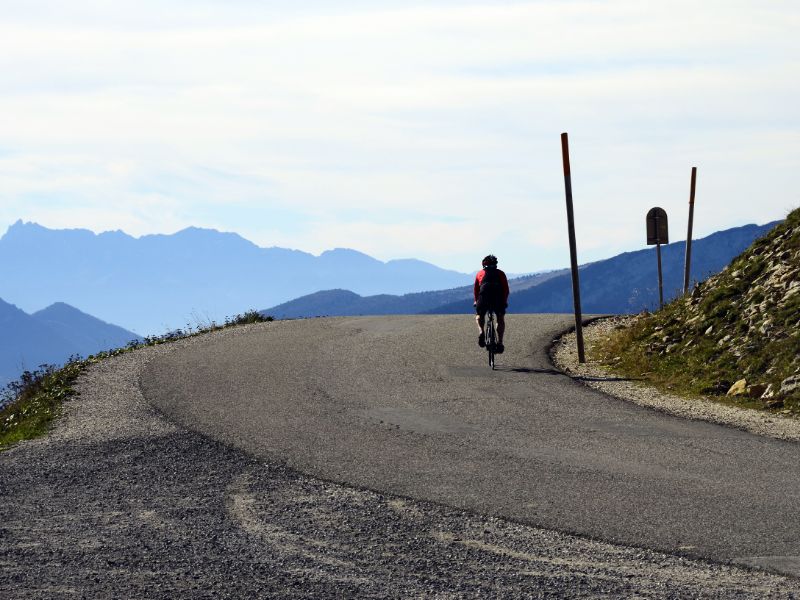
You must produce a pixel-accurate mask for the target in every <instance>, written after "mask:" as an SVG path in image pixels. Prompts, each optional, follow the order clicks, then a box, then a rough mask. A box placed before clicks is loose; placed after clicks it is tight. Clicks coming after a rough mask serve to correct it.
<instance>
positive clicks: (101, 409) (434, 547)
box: [0, 323, 800, 598]
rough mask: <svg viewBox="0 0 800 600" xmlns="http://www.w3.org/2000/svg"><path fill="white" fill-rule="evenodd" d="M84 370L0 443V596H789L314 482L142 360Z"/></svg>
mask: <svg viewBox="0 0 800 600" xmlns="http://www.w3.org/2000/svg"><path fill="white" fill-rule="evenodd" d="M282 326H283V325H282V324H281V323H268V324H259V325H253V326H248V327H240V328H234V329H229V330H224V331H220V332H215V333H212V334H208V335H207V336H202V337H198V338H194V339H189V340H183V341H179V342H176V343H174V344H171V345H168V346H158V347H153V348H145V349H142V350H139V351H136V352H132V353H128V354H125V355H122V356H118V357H115V358H112V359H109V360H107V361H104V362H102V363H99V364H97V365H95V366H93V367H92V368H90V369H89V370H88V371H87V372H86V373H85V374H84V375H82V376H81V378H80V380H79V382H78V390H79V392H80V396H79V397H78V398H76V399H74V400H72V401H70V402H68V403H67V404H66V406H65V411H64V417H63V418H62V419H61V420H60V421H59V422H58V424H57V425H56V427H55V429H54V430H53V431H52V433H51V434H50V435H48V436H46V437H44V438H41V439H38V440H33V441H29V442H25V443H22V444H19V445H18V446H16V447H14V448H12V449H11V450H9V451H7V452H4V453H3V454H0V538H1V539H2V544H1V545H0V597H8V598H75V597H78V598H79V597H89V598H119V597H125V598H206V597H208V598H212V597H213V598H241V597H280V598H311V597H318V598H332V597H370V598H399V597H431V598H461V597H464V598H467V597H475V598H477V597H480V598H484V597H508V598H513V597H520V598H522V597H524V598H531V597H542V598H544V597H552V598H561V597H565V596H571V597H589V598H593V597H621V596H623V597H631V596H636V597H649V598H674V597H708V598H712V597H725V598H751V597H776V598H786V597H795V596H796V595H797V594H798V593H799V592H798V590H800V587H799V586H798V581H797V580H795V579H792V578H786V577H782V576H779V575H774V574H770V573H766V572H763V571H757V570H750V569H747V568H742V567H737V566H730V565H722V564H714V563H709V562H704V561H698V560H691V559H688V558H685V557H681V556H674V555H669V554H664V553H659V552H654V551H651V550H646V549H638V548H630V547H625V546H621V545H612V544H607V543H603V542H599V541H593V540H589V539H585V538H581V537H576V536H571V535H565V534H562V533H558V532H554V531H547V530H544V529H539V528H535V527H530V526H526V525H522V524H518V523H514V522H511V521H508V520H503V519H497V518H491V517H486V516H482V515H480V514H475V513H470V512H466V511H461V510H456V509H453V508H448V507H446V506H442V505H437V504H432V503H427V502H418V501H414V500H412V499H408V498H403V497H399V496H393V495H388V494H379V493H376V492H371V491H365V490H361V489H356V488H353V487H347V486H342V485H337V484H334V483H330V482H326V481H322V480H319V479H314V478H310V477H306V476H304V475H302V474H300V473H298V472H296V471H293V470H291V469H288V468H286V467H284V466H282V465H279V464H273V463H270V462H266V461H264V460H258V459H255V458H253V457H252V456H251V455H249V454H247V453H245V452H242V451H240V450H237V449H235V448H232V447H230V446H229V445H226V444H222V443H219V442H215V441H213V440H211V439H209V438H207V437H204V436H202V435H199V434H197V433H194V432H192V431H189V430H187V429H184V428H182V427H179V426H177V425H175V424H173V423H170V422H169V421H167V420H166V419H164V418H163V417H162V416H161V415H160V414H158V413H157V412H156V411H154V410H153V409H152V408H151V407H150V406H149V405H148V404H147V402H146V401H145V400H144V398H143V397H142V394H141V392H140V390H139V384H138V380H139V376H140V374H141V372H142V370H143V369H144V367H145V366H146V365H147V363H148V362H150V361H151V360H153V359H154V358H156V357H159V356H164V355H166V354H169V353H171V352H174V351H176V350H178V349H186V348H189V347H191V346H193V345H201V344H204V343H207V342H208V341H209V338H212V339H224V338H230V337H235V336H238V335H244V334H245V333H246V332H248V331H252V330H253V329H254V328H267V327H282Z"/></svg>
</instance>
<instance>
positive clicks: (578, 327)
mask: <svg viewBox="0 0 800 600" xmlns="http://www.w3.org/2000/svg"><path fill="white" fill-rule="evenodd" d="M561 158H562V160H563V162H564V189H565V191H566V194H567V229H568V230H569V261H570V267H571V269H572V300H573V305H574V307H575V337H576V341H577V343H578V362H581V363H585V362H586V356H585V354H584V351H583V317H582V315H581V285H580V280H579V277H578V252H577V250H576V244H575V214H574V212H573V210H572V175H571V173H570V168H569V140H568V139H567V134H566V133H562V134H561Z"/></svg>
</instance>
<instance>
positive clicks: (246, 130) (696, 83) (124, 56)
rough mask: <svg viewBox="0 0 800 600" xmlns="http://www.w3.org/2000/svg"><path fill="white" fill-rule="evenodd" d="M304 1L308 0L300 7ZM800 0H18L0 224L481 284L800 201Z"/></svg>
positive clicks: (9, 8) (5, 51) (10, 35)
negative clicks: (570, 199)
mask: <svg viewBox="0 0 800 600" xmlns="http://www.w3.org/2000/svg"><path fill="white" fill-rule="evenodd" d="M294 5H302V8H298V7H296V6H294ZM799 31H800V3H798V2H797V1H796V0H792V1H786V2H780V1H775V2H771V1H752V2H736V1H731V0H727V1H725V2H722V1H716V0H706V1H704V2H688V1H686V2H683V1H668V0H667V1H665V0H662V1H659V2H646V1H642V0H635V1H608V2H603V1H597V2H579V1H575V2H573V1H564V0H559V1H546V0H545V1H538V2H514V1H507V2H502V1H497V2H488V1H487V2H455V1H443V0H442V1H438V2H437V1H427V2H424V3H422V2H420V3H415V2H413V1H408V0H405V1H403V2H387V1H382V0H372V1H370V2H366V1H363V2H356V1H353V2H348V1H341V2H323V1H311V2H309V1H308V0H304V1H303V2H297V3H290V2H285V1H282V2H268V1H267V2H264V1H256V0H228V1H225V2H209V1H205V2H204V1H202V0H201V1H197V0H192V1H188V0H187V1H178V0H173V1H169V0H159V1H158V2H155V1H149V0H137V1H136V2H128V1H126V0H117V1H115V2H107V1H100V0H95V1H86V0H73V1H72V2H55V1H53V2H50V1H39V0H26V1H24V2H23V1H19V2H8V1H3V0H0V235H1V234H2V233H3V232H4V231H5V229H6V227H7V226H8V225H10V224H11V223H13V222H14V221H16V220H17V219H19V218H22V219H24V220H31V221H36V222H39V223H41V224H43V225H46V226H48V227H53V228H63V227H84V228H89V229H92V230H95V231H103V230H108V229H122V230H124V231H126V232H128V233H131V234H134V235H141V234H145V233H156V232H159V233H169V232H174V231H176V230H178V229H182V228H184V227H187V226H189V225H196V226H203V227H212V228H216V229H221V230H228V231H236V232H238V233H240V234H241V235H243V236H244V237H246V238H248V239H250V240H252V241H254V242H256V243H257V244H259V245H262V246H271V245H278V246H286V247H291V248H299V249H302V250H306V251H311V252H314V253H318V252H320V251H322V250H325V249H328V248H333V247H350V248H355V249H358V250H361V251H364V252H367V253H368V254H371V255H373V256H375V257H377V258H380V259H383V260H387V259H390V258H403V257H416V258H421V259H425V260H429V261H432V262H434V263H436V264H439V265H441V266H444V267H448V268H454V269H458V270H462V271H471V270H474V268H475V267H476V266H477V265H478V264H479V260H480V258H481V257H482V256H483V255H484V254H486V253H487V252H490V251H491V252H494V253H496V254H498V255H499V256H500V265H501V267H505V268H506V269H507V270H509V271H513V272H522V271H534V270H539V269H545V268H551V267H559V266H565V265H566V264H567V262H568V249H567V241H566V240H567V238H566V217H565V209H564V187H563V174H562V171H561V155H560V140H559V136H560V133H561V132H562V131H568V132H569V134H570V145H571V150H572V167H573V188H574V194H575V210H576V220H577V226H578V251H579V259H580V260H581V261H582V262H585V261H589V260H595V259H598V258H604V257H608V256H611V255H613V254H616V253H618V252H620V251H623V250H630V249H636V248H639V247H642V246H643V245H644V241H645V231H644V216H645V213H646V212H647V210H648V209H649V208H650V207H652V206H655V205H660V206H662V207H663V208H665V209H666V210H667V212H668V213H669V216H670V224H671V237H672V239H673V240H679V239H684V238H685V232H686V225H685V220H686V215H687V200H688V190H689V175H690V170H691V167H692V166H693V165H696V166H697V167H698V169H699V175H698V191H697V208H696V229H695V231H696V233H697V235H698V236H701V235H704V234H707V233H710V232H712V231H715V230H717V229H721V228H726V227H730V226H735V225H740V224H744V223H749V222H758V223H764V222H766V221H769V220H772V219H777V218H781V217H782V216H784V215H785V214H786V212H788V210H790V209H791V208H793V207H796V206H798V205H800V192H799V191H798V190H800V115H799V113H798V109H797V107H798V106H800V35H798V32H799Z"/></svg>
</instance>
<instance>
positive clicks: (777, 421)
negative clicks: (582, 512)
mask: <svg viewBox="0 0 800 600" xmlns="http://www.w3.org/2000/svg"><path fill="white" fill-rule="evenodd" d="M629 319H630V317H609V318H602V319H598V320H595V321H592V322H591V323H589V324H588V325H586V326H584V329H583V334H584V342H585V344H586V345H587V346H588V345H589V344H591V343H592V342H594V341H595V340H599V339H601V338H602V337H604V336H606V335H607V334H608V333H609V332H610V331H612V330H613V329H614V328H615V327H617V326H620V325H624V324H625V322H626V321H627V320H629ZM551 357H552V359H553V363H554V364H555V366H556V367H558V368H559V369H560V370H562V371H564V372H565V373H567V374H568V375H569V376H570V377H572V378H573V379H576V380H578V381H581V382H582V383H584V384H586V385H587V386H589V387H591V388H594V389H596V390H600V391H602V392H604V393H606V394H609V395H611V396H614V397H615V398H619V399H621V400H625V401H628V402H633V403H634V404H638V405H639V406H644V407H647V408H651V409H655V410H658V411H661V412H664V413H667V414H670V415H675V416H677V417H681V418H684V419H692V420H696V421H707V422H709V423H716V424H718V425H725V426H728V427H733V428H735V429H741V430H743V431H748V432H750V433H754V434H756V435H761V436H765V437H771V438H775V439H779V440H787V441H792V442H797V441H800V419H796V418H793V417H783V416H780V415H775V414H772V413H767V412H759V411H755V410H748V409H744V408H737V407H735V406H727V405H724V404H720V403H718V402H714V401H712V400H704V399H702V398H686V397H683V396H678V395H675V394H667V393H664V392H662V391H660V390H657V389H656V388H654V387H652V386H649V385H647V384H646V383H644V382H639V381H631V380H629V379H625V378H621V377H619V376H617V375H616V374H614V373H613V372H612V371H610V370H609V369H607V368H604V367H602V366H600V365H599V364H597V363H594V362H592V361H590V360H587V362H586V363H584V364H581V363H579V362H578V351H577V347H576V342H575V332H574V331H572V332H570V333H567V334H565V335H563V336H561V337H560V338H559V339H558V340H556V342H555V344H554V346H553V348H552V350H551Z"/></svg>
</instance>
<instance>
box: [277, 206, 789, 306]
mask: <svg viewBox="0 0 800 600" xmlns="http://www.w3.org/2000/svg"><path fill="white" fill-rule="evenodd" d="M777 223H778V221H775V222H773V223H768V224H766V225H744V226H742V227H736V228H733V229H726V230H724V231H719V232H716V233H714V234H711V235H709V236H707V237H704V238H700V239H697V240H694V241H693V243H692V280H693V281H694V282H697V281H702V280H704V279H706V278H707V277H709V276H710V275H713V274H715V273H718V272H719V271H720V270H722V269H723V268H724V267H725V266H726V265H727V264H728V263H729V262H730V261H731V260H732V259H733V258H734V257H735V256H737V255H738V254H740V253H741V252H742V251H743V250H744V249H745V248H747V247H748V246H749V245H750V244H751V243H752V242H753V241H754V240H755V239H757V238H759V237H761V236H762V235H764V234H766V233H767V232H768V231H769V230H770V229H772V228H773V227H774V226H775V225H776V224H777ZM685 249H686V242H684V241H681V242H674V243H672V244H668V245H664V246H662V248H661V255H662V271H663V281H664V299H665V301H668V300H670V299H671V298H674V297H675V296H677V295H678V294H680V293H681V292H682V290H683V269H684V254H685ZM579 271H580V285H581V304H582V309H583V312H584V313H587V314H588V313H614V314H619V313H635V312H639V311H641V310H644V309H648V310H653V309H655V308H657V307H658V276H657V262H656V250H655V248H647V249H643V250H637V251H634V252H626V253H624V254H619V255H617V256H614V257H612V258H609V259H606V260H600V261H597V262H593V263H588V264H585V265H582V266H581V267H580V270H579ZM509 284H510V287H511V297H510V298H509V312H517V313H540V312H545V313H553V312H555V313H561V312H564V313H569V312H572V310H573V305H572V277H571V274H570V272H569V270H567V269H564V270H561V271H553V272H550V273H540V274H536V275H533V276H528V277H524V278H519V279H512V280H510V281H509ZM472 302H473V298H472V286H471V285H468V286H464V287H460V288H455V289H451V290H444V291H438V292H426V293H420V294H408V295H404V296H397V295H388V294H381V295H376V296H368V297H362V296H360V295H358V294H356V293H353V291H351V290H343V289H333V290H324V291H320V292H316V293H314V294H310V295H307V296H303V297H300V298H297V299H295V300H292V301H290V302H286V303H283V304H280V305H277V306H273V307H272V308H268V309H266V310H264V311H262V312H263V313H264V314H269V315H273V316H275V317H277V318H297V317H313V316H322V315H325V316H345V315H384V314H418V313H429V314H448V313H450V314H452V313H470V312H472V310H473V309H472Z"/></svg>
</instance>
